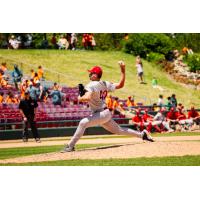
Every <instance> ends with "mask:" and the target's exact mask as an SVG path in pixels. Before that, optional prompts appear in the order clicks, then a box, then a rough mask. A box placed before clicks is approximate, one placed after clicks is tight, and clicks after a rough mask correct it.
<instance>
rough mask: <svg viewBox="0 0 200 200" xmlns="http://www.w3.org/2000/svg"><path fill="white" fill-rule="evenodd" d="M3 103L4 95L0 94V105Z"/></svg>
mask: <svg viewBox="0 0 200 200" xmlns="http://www.w3.org/2000/svg"><path fill="white" fill-rule="evenodd" d="M1 103H4V93H3V92H0V104H1Z"/></svg>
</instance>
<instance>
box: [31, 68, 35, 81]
mask: <svg viewBox="0 0 200 200" xmlns="http://www.w3.org/2000/svg"><path fill="white" fill-rule="evenodd" d="M34 77H35V71H34V69H31V78H32V79H34Z"/></svg>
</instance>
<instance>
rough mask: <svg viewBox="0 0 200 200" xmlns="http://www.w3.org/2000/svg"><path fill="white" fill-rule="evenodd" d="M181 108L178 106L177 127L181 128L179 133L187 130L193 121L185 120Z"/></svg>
mask: <svg viewBox="0 0 200 200" xmlns="http://www.w3.org/2000/svg"><path fill="white" fill-rule="evenodd" d="M183 108H184V107H183V106H179V107H178V112H177V119H178V123H179V125H180V126H181V131H185V130H188V129H189V128H191V126H192V124H193V120H191V119H187V118H186V115H185V114H184V113H183Z"/></svg>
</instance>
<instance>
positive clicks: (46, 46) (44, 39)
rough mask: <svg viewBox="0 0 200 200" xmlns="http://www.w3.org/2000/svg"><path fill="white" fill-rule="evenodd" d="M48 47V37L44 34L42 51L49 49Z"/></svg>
mask: <svg viewBox="0 0 200 200" xmlns="http://www.w3.org/2000/svg"><path fill="white" fill-rule="evenodd" d="M48 47H49V42H48V40H47V35H46V34H44V37H43V40H42V42H41V48H42V49H48Z"/></svg>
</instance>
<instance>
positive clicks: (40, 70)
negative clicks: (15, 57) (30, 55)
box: [37, 66, 44, 80]
mask: <svg viewBox="0 0 200 200" xmlns="http://www.w3.org/2000/svg"><path fill="white" fill-rule="evenodd" d="M37 74H38V78H39V80H44V71H43V68H42V66H39V67H38V72H37Z"/></svg>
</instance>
